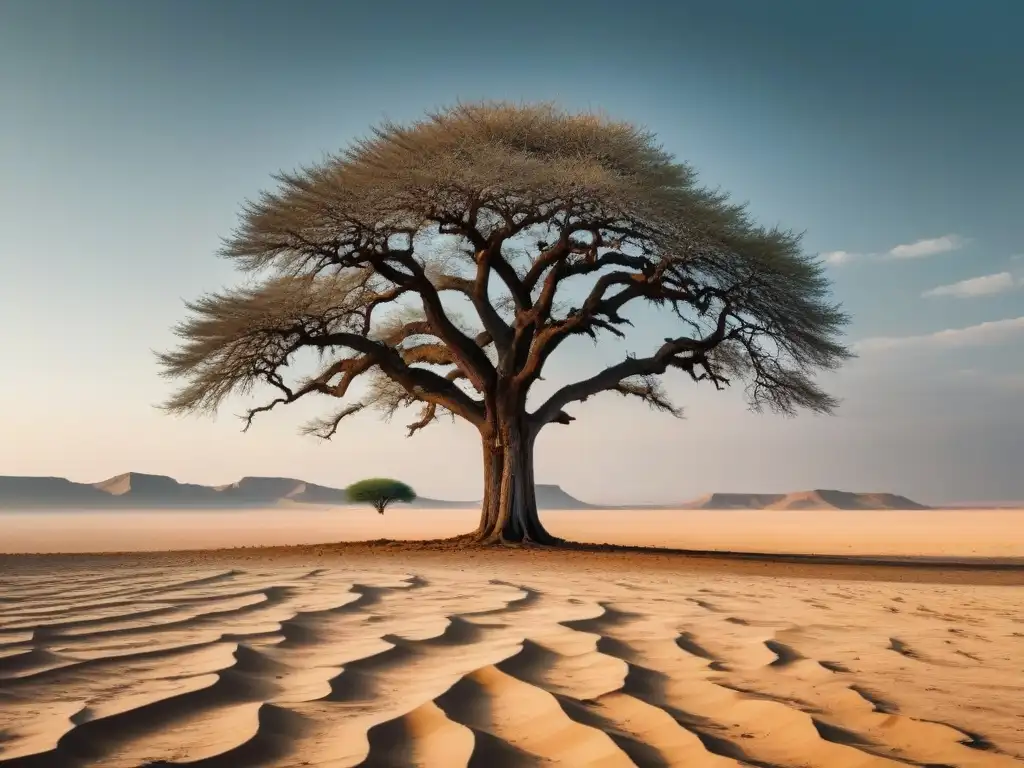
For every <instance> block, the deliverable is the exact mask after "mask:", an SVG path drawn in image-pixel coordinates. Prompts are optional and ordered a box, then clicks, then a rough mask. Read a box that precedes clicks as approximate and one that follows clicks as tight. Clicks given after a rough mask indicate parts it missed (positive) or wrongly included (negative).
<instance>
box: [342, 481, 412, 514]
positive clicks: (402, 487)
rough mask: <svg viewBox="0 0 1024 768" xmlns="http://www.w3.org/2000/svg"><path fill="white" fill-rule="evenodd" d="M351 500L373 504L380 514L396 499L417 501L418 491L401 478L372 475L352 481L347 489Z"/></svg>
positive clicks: (408, 501)
mask: <svg viewBox="0 0 1024 768" xmlns="http://www.w3.org/2000/svg"><path fill="white" fill-rule="evenodd" d="M345 495H347V496H348V500H349V501H355V502H363V503H367V504H372V505H373V508H374V509H376V510H377V511H378V512H379V513H380V514H382V515H383V514H384V509H385V508H386V507H387V506H388V505H389V504H391V503H393V502H395V501H402V502H405V503H406V504H411V503H412V502H414V501H416V492H415V491H414V490H413V489H412V488H410V487H409V486H408V485H406V484H405V483H403V482H401V481H399V480H392V479H391V478H387V477H371V478H368V479H366V480H360V481H359V482H358V483H352V485H350V486H349V487H348V488H346V489H345Z"/></svg>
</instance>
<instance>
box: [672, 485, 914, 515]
mask: <svg viewBox="0 0 1024 768" xmlns="http://www.w3.org/2000/svg"><path fill="white" fill-rule="evenodd" d="M681 506H682V508H683V509H780V510H798V509H930V507H928V506H926V505H924V504H919V503H918V502H916V501H912V500H911V499H908V498H907V497H906V496H900V495H898V494H895V493H851V492H850V491H830V490H821V489H819V490H814V491H797V492H795V493H712V494H710V495H708V496H703V497H701V498H699V499H695V500H694V501H691V502H688V503H686V504H683V505H681Z"/></svg>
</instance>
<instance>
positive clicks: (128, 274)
mask: <svg viewBox="0 0 1024 768" xmlns="http://www.w3.org/2000/svg"><path fill="white" fill-rule="evenodd" d="M348 6H353V7H351V8H350V7H348ZM1022 22H1024V5H1022V4H1021V3H1020V2H1019V1H1017V0H975V1H974V2H966V0H965V1H964V2H949V1H948V0H886V1H885V2H883V1H881V0H867V1H865V2H859V3H847V4H843V6H842V7H840V4H838V3H821V2H812V1H811V0H783V1H781V2H777V3H772V4H770V7H769V4H765V3H754V2H740V0H722V1H720V2H717V3H706V2H702V3H697V2H688V1H686V0H682V1H680V2H677V3H674V4H670V3H660V2H653V1H651V0H638V1H636V2H632V3H629V4H621V3H614V4H613V3H610V2H587V3H583V2H532V1H531V2H520V3H516V4H515V5H514V6H506V5H501V4H498V5H491V6H488V5H486V4H480V3H463V2H434V3H429V4H420V3H412V2H393V3H383V2H382V3H365V4H364V3H351V4H341V3H327V2H313V1H311V0H310V1H307V2H302V3H266V2H263V3H261V2H237V1H235V0H224V1H221V2H217V3H208V2H200V1H199V0H179V1H178V2H170V1H167V2H164V1H163V0H149V1H148V2H145V3H139V2H129V1H128V0H124V1H123V2H113V1H104V0H91V1H90V2H80V1H79V2H72V1H71V0H67V1H62V2H58V1H57V0H49V1H48V0H7V1H6V2H4V3H3V4H0V72H3V73H4V74H3V79H2V81H0V179H2V183H0V211H2V215H0V259H2V272H0V322H2V324H3V325H2V327H3V328H4V329H5V330H4V334H3V341H2V344H3V363H2V368H0V403H2V405H0V432H2V433H3V434H4V436H5V439H4V440H3V441H2V443H0V473H2V474H38V475H50V474H52V475H64V476H69V477H71V478H73V479H76V480H98V479H101V478H102V477H104V476H107V475H111V474H115V473H118V472H122V471H126V470H128V469H133V470H136V471H146V472H158V473H165V474H171V475H174V476H176V477H178V478H180V479H183V480H190V481H195V482H230V481H233V480H234V479H236V478H237V477H238V476H240V475H244V474H278V475H290V476H299V477H302V478H305V479H308V480H311V481H317V482H324V483H328V484H339V483H345V482H348V481H350V480H353V479H356V478H357V477H360V476H363V475H367V474H379V473H382V472H386V473H388V474H400V475H402V476H403V477H406V478H408V479H409V480H410V482H412V483H413V484H414V485H415V486H416V487H417V489H418V490H420V492H421V493H422V494H424V495H433V496H448V497H461V498H469V497H473V496H475V495H476V494H477V493H478V489H479V483H480V477H479V469H478V460H479V457H478V452H479V447H478V444H477V440H476V437H475V435H474V434H473V433H472V431H471V430H469V429H468V428H466V427H462V426H450V425H447V424H446V425H440V426H436V427H434V428H433V429H431V430H428V431H426V432H424V433H421V434H420V435H418V436H417V437H415V438H413V439H411V440H406V439H405V438H404V432H405V431H404V430H403V429H402V428H401V424H404V423H405V421H404V420H397V422H396V423H393V424H381V423H377V422H375V421H373V420H372V418H367V419H363V420H359V421H354V422H352V423H351V424H350V425H349V430H348V431H347V432H345V433H343V436H342V438H343V439H338V440H337V441H336V442H334V443H328V444H323V443H319V442H317V441H314V440H312V439H310V438H302V437H299V436H298V435H297V434H296V427H297V425H298V424H299V423H301V422H302V421H303V420H304V419H305V418H306V417H307V416H308V415H310V413H311V412H310V411H309V410H308V409H307V410H303V409H298V408H297V409H293V410H291V411H281V412H280V413H274V414H271V415H269V416H268V417H267V418H265V419H264V420H263V421H261V422H258V423H257V424H256V425H255V426H254V427H253V429H252V430H251V431H250V432H249V433H247V434H244V435H242V434H239V432H238V426H239V424H238V422H237V421H236V420H234V419H233V418H231V417H230V411H231V409H229V413H225V414H224V416H222V417H221V418H219V419H217V420H216V421H209V420H207V421H201V420H197V419H186V420H178V419H171V418H168V417H166V416H164V415H162V414H161V413H159V412H157V411H156V410H154V408H153V407H152V406H153V404H154V403H156V402H158V401H160V400H161V399H162V397H163V396H164V394H165V393H166V385H165V383H164V382H163V381H161V380H160V379H159V378H158V377H157V368H156V365H155V363H154V360H153V357H152V355H151V352H150V351H151V350H152V349H154V348H162V347H166V346H167V345H168V344H169V343H170V335H169V328H170V326H171V325H172V324H173V323H174V322H176V321H177V320H178V319H180V317H181V316H182V307H181V302H182V300H183V299H186V298H193V297H195V296H196V295H198V294H199V293H201V292H204V291H207V290H211V289H216V288H219V287H221V286H223V285H227V284H230V283H231V282H233V280H234V276H233V275H232V273H231V269H230V265H229V264H227V263H225V262H223V261H220V260H218V259H216V258H214V255H213V252H214V250H215V249H216V247H217V245H218V242H219V238H220V237H221V236H223V235H226V234H227V233H228V232H229V231H230V229H231V228H232V226H233V225H234V223H235V220H236V215H237V212H238V210H239V206H240V204H241V202H242V201H243V200H244V199H245V198H247V197H251V196H253V195H254V194H255V193H256V192H257V191H258V190H259V189H261V188H262V187H265V186H266V185H267V184H268V183H269V176H270V174H271V173H273V172H274V171H277V170H280V169H290V168H295V167H297V166H300V165H302V164H305V163H308V162H311V161H316V160H318V159H319V158H320V157H321V156H322V154H323V153H324V152H327V151H333V150H336V149H338V148H340V147H342V146H344V145H345V144H347V143H348V142H349V141H351V140H352V139H353V138H355V137H357V136H359V135H362V134H365V132H366V131H367V129H368V128H369V126H371V125H372V124H374V123H376V122H379V121H380V120H382V119H383V118H385V117H387V118H394V119H411V118H415V117H417V116H419V115H421V114H422V113H423V112H424V111H426V110H428V109H431V108H434V107H438V106H443V105H446V104H451V103H453V102H455V101H456V100H464V101H466V100H474V99H481V98H489V99H511V100H516V101H536V100H549V99H554V100H557V101H559V102H561V103H562V104H564V105H565V106H567V107H569V108H572V109H601V110H603V111H605V112H607V113H608V114H610V115H612V116H614V117H616V118H623V119H628V120H632V121H635V122H637V123H641V124H644V125H646V126H647V127H649V128H650V129H652V130H653V131H655V132H656V133H657V134H658V136H659V137H660V139H661V141H662V143H663V144H664V145H665V147H666V148H667V149H668V150H669V151H671V152H673V153H675V154H676V155H677V156H678V157H680V158H681V159H684V160H686V161H687V162H689V163H691V164H693V165H694V166H695V167H696V168H697V169H698V170H699V171H700V172H701V174H702V178H703V180H704V181H705V183H707V184H710V185H714V186H721V187H722V188H724V189H726V190H729V191H730V192H731V193H733V194H734V195H735V197H737V198H738V199H741V200H747V201H749V204H750V207H751V210H752V211H753V213H754V214H755V215H756V216H757V217H758V218H759V219H760V220H761V221H763V222H764V223H766V224H776V223H779V224H782V225H784V226H786V227H789V228H793V229H796V230H801V231H805V232H806V236H805V245H806V247H807V248H808V250H810V251H813V252H820V253H822V254H824V256H823V257H824V258H828V259H829V260H830V261H831V262H834V263H832V264H831V266H830V271H831V274H832V276H833V278H834V284H835V293H836V296H837V298H838V299H839V300H840V301H842V302H843V303H844V305H845V307H846V308H847V309H848V311H850V312H851V313H852V314H853V316H854V322H853V324H852V326H851V328H850V340H851V342H854V343H857V344H858V345H859V347H858V348H859V349H860V350H861V352H862V354H861V357H860V358H859V359H858V360H857V361H855V362H853V363H851V364H850V365H849V366H848V367H847V368H846V369H845V370H844V371H843V372H842V373H840V374H838V375H837V376H835V377H834V378H830V379H829V385H830V387H831V388H832V389H833V390H834V391H835V392H836V393H837V394H839V395H840V396H841V397H843V398H844V405H843V408H842V409H841V411H840V415H838V416H836V417H834V418H821V417H810V416H807V417H801V418H797V419H794V420H786V419H780V418H776V417H772V416H756V415H752V414H748V413H747V412H746V411H745V408H744V404H743V401H742V397H741V396H740V394H739V393H730V394H726V395H720V394H718V393H715V392H713V391H712V392H708V391H704V390H701V389H696V388H694V387H692V386H688V385H687V384H686V382H684V381H673V382H672V388H673V391H675V392H676V393H677V398H678V399H679V401H680V402H681V403H683V404H684V405H685V406H686V408H687V413H688V418H687V419H686V420H684V421H675V420H673V419H671V418H666V417H664V416H661V415H657V414H651V413H648V412H646V411H645V410H643V408H642V406H638V405H635V404H632V403H628V402H625V401H622V400H621V399H619V398H616V397H614V396H610V395H609V396H607V397H606V398H605V399H603V400H599V399H595V400H593V401H591V402H588V403H586V404H584V405H582V406H579V407H577V408H576V411H575V413H576V415H577V416H578V417H579V421H577V422H576V424H574V425H573V426H572V427H571V428H558V427H552V428H550V429H549V432H546V433H545V435H544V436H543V437H542V440H541V443H540V445H539V447H538V450H539V453H540V456H539V467H538V476H539V479H540V480H541V481H544V482H557V483H560V484H562V485H563V486H564V487H566V488H567V489H568V490H569V491H571V492H574V493H576V494H577V495H579V496H582V497H584V498H590V499H595V500H607V501H631V500H635V501H671V500H675V499H683V498H687V497H690V496H693V495H696V494H700V493H704V492H708V491H713V490H736V491H742V490H759V491H776V490H792V489H797V488H805V487H812V486H813V487H839V488H845V489H850V490H876V489H877V490H891V491H896V492H900V493H906V494H908V495H911V496H917V497H920V498H921V499H922V500H924V501H943V500H950V499H978V500H983V499H996V498H1001V499H1010V498H1014V499H1020V498H1024V473H1022V472H1021V466H1020V457H1021V456H1022V455H1024V408H1022V407H1021V404H1022V403H1024V319H1021V318H1024V257H1022V254H1024V221H1022V217H1021V203H1022V201H1024V147H1022V145H1021V139H1020V137H1021V136H1024V79H1022V78H1021V77H1020V72H1022V71H1024V49H1022V48H1021V47H1020V45H1019V41H1018V39H1017V37H1016V36H1017V35H1018V34H1019V29H1020V26H1021V23H1022ZM840 253H841V254H844V255H842V256H839V255H836V254H840ZM1015 256H1017V257H1018V258H1016V259H1015V258H1014V257H1015ZM974 278H986V279H984V280H981V281H980V282H974V283H966V284H961V283H963V281H967V280H971V279H974ZM957 284H960V285H957ZM949 286H955V287H952V288H951V287H949ZM936 289H939V290H936ZM928 292H931V293H930V294H929V295H923V294H926V293H928ZM986 324H987V325H986ZM943 332H946V333H943ZM645 335H646V334H645ZM650 335H651V336H653V337H654V338H658V337H660V335H661V334H660V329H650ZM879 339H884V340H881V341H880V340H879ZM637 351H640V352H642V351H644V350H643V349H638V350H637ZM609 354H610V351H609V348H605V349H603V350H602V349H596V350H595V349H593V348H591V347H589V346H587V345H583V346H576V347H573V348H572V349H571V350H570V351H569V352H567V354H566V356H565V357H563V358H562V359H561V360H559V361H558V363H557V365H556V367H555V368H554V374H555V375H556V376H558V377H567V376H570V375H573V374H576V375H579V374H580V373H588V372H589V371H590V370H591V369H593V368H594V367H596V366H597V365H598V364H600V362H602V360H604V359H605V358H606V357H607V356H608V355H609ZM235 410H237V409H235Z"/></svg>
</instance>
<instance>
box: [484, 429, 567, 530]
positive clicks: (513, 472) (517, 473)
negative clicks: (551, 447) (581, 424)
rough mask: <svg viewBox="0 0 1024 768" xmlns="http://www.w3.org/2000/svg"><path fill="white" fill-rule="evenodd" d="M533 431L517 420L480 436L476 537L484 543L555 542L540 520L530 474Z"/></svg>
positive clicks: (534, 437) (531, 472)
mask: <svg viewBox="0 0 1024 768" xmlns="http://www.w3.org/2000/svg"><path fill="white" fill-rule="evenodd" d="M535 439H536V432H535V431H534V430H532V429H530V428H529V426H528V425H526V424H524V423H523V422H522V421H521V420H518V419H514V420H510V421H508V422H505V423H503V424H501V425H499V426H498V428H497V429H495V430H494V433H493V434H492V435H486V436H485V437H484V446H483V452H484V499H483V509H482V511H481V515H480V526H479V527H478V528H477V532H476V537H477V538H478V539H479V540H480V541H483V542H488V543H499V542H502V543H516V544H519V543H533V544H556V543H557V541H558V540H557V539H556V538H555V537H553V536H552V535H551V534H549V533H548V532H547V531H546V530H545V529H544V526H543V525H542V524H541V521H540V516H539V515H538V513H537V496H536V491H535V488H534V478H533V445H534V441H535Z"/></svg>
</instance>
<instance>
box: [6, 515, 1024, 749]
mask: <svg viewBox="0 0 1024 768" xmlns="http://www.w3.org/2000/svg"><path fill="white" fill-rule="evenodd" d="M421 514H422V513H421ZM566 514H568V513H566ZM573 514H576V515H579V514H580V513H573ZM577 519H578V520H580V522H583V521H584V520H585V519H586V518H577ZM552 527H554V526H552ZM60 535H62V536H63V535H66V534H65V533H61V534H60ZM933 535H934V534H933ZM672 536H682V534H681V533H671V532H669V533H665V534H663V535H662V536H661V537H659V539H658V540H659V541H662V540H666V539H670V540H672V541H675V539H672V538H671V537H672ZM1005 537H1006V532H1005V531H1003V538H1005ZM647 543H650V540H648V542H647ZM686 543H687V544H689V545H692V543H693V542H692V541H687V542H686ZM811 543H812V544H814V542H813V541H812V542H811ZM983 545H984V546H983ZM51 546H52V545H51ZM960 546H962V544H960ZM974 546H975V549H977V548H981V549H982V550H984V551H1000V552H1002V553H1003V554H1004V555H1010V556H1012V555H1014V554H1020V553H1019V551H1016V552H1014V551H1012V550H1009V551H1004V550H1001V549H999V548H998V547H995V546H994V544H985V543H984V542H981V543H978V544H975V545H974ZM815 548H816V549H821V548H822V547H821V545H820V543H818V544H815ZM874 548H877V545H875V546H874V547H869V549H874ZM760 549H762V550H764V549H767V547H766V546H763V545H762V546H761V547H760ZM939 549H940V550H941V552H945V553H947V554H948V553H950V552H954V553H956V554H961V555H962V554H964V552H961V551H958V550H957V547H956V546H954V542H953V541H950V542H949V544H948V545H947V546H945V547H939ZM941 552H940V554H941ZM902 554H903V555H904V557H902V558H897V559H894V561H893V562H894V564H892V565H877V564H876V565H864V564H858V563H859V561H857V560H856V559H846V560H822V559H819V560H818V561H814V560H807V561H802V560H794V559H790V560H788V561H787V560H785V559H783V560H774V561H773V560H772V559H771V558H761V559H746V560H742V559H741V560H737V559H734V558H729V557H721V556H717V557H706V558H693V557H684V556H679V555H670V554H668V553H664V552H663V553H660V554H659V553H654V554H642V553H634V552H582V551H562V552H550V551H548V552H538V551H536V550H522V549H512V550H503V551H501V552H497V553H492V552H485V551H479V550H476V551H474V550H469V551H460V552H456V551H445V550H444V549H443V548H440V547H435V548H431V547H425V546H421V545H418V546H413V545H400V544H399V545H391V546H387V545H381V546H376V547H373V546H368V545H334V546H319V545H316V546H307V547H298V548H284V547H279V548H267V549H249V550H242V551H238V550H235V551H220V552H217V551H206V552H191V553H148V554H131V555H45V556H10V557H0V766H20V767H24V766H27V767H30V768H37V767H38V768H63V767H64V766H68V767H70V768H86V767H89V768H92V767H95V768H137V767H138V766H151V767H153V766H168V765H190V766H207V768H209V767H211V766H222V767H223V768H248V767H250V766H331V767H332V768H335V767H340V766H356V765H363V766H378V767H380V768H384V767H391V766H395V767H399V766H437V767H438V768H458V767H459V766H479V767H480V768H492V767H493V768H500V767H501V766H542V765H563V766H570V767H573V766H633V765H636V766H737V765H750V766H761V767H767V768H782V767H784V766H785V767H786V768H797V767H804V766H813V767H818V768H860V767H861V766H864V767H865V768H868V767H873V766H906V765H916V766H933V767H935V766H1017V765H1024V675H1022V672H1024V569H1022V568H1021V567H1020V564H1019V563H1018V566H1017V567H1016V568H1013V567H1010V565H1009V564H1008V561H1007V562H1004V563H1003V566H1004V567H1002V568H1001V569H997V568H985V567H983V566H982V565H971V566H967V565H963V564H960V565H941V564H938V563H935V562H932V563H930V564H928V565H926V566H922V565H921V564H920V563H919V561H917V560H914V559H911V558H907V557H906V556H905V555H906V554H908V553H906V552H904V553H902ZM837 563H839V564H837ZM990 565H991V563H990Z"/></svg>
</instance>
